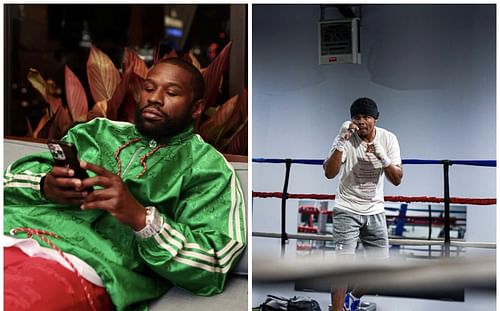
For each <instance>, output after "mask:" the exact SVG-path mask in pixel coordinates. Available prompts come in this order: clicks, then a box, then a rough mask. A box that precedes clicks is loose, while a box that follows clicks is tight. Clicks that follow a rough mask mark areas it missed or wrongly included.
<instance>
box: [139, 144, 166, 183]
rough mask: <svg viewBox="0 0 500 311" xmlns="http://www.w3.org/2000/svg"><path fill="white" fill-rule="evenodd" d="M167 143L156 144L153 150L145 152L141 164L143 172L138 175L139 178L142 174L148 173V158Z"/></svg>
mask: <svg viewBox="0 0 500 311" xmlns="http://www.w3.org/2000/svg"><path fill="white" fill-rule="evenodd" d="M164 146H165V145H161V144H160V145H158V146H156V147H155V148H154V149H153V150H151V151H150V152H148V153H147V154H145V155H144V156H143V157H142V158H141V164H142V172H141V173H140V174H139V175H137V178H139V177H141V176H142V175H144V173H146V170H147V169H148V166H147V165H146V159H147V158H148V157H149V156H151V155H152V154H153V153H155V152H156V151H157V150H158V149H160V148H161V147H164Z"/></svg>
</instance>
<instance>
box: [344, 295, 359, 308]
mask: <svg viewBox="0 0 500 311" xmlns="http://www.w3.org/2000/svg"><path fill="white" fill-rule="evenodd" d="M360 302H361V299H359V298H356V297H354V296H353V295H352V294H351V292H348V293H347V294H346V295H345V299H344V311H356V310H358V306H359V303H360Z"/></svg>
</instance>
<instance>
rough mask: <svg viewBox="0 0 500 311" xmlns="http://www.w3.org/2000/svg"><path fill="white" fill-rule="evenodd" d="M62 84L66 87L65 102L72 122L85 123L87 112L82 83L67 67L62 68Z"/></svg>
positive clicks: (85, 96)
mask: <svg viewBox="0 0 500 311" xmlns="http://www.w3.org/2000/svg"><path fill="white" fill-rule="evenodd" d="M64 83H65V86H66V102H67V103H68V107H69V112H70V115H71V118H72V120H73V121H75V122H83V121H86V120H87V113H88V111H89V107H88V101H87V95H86V94H85V89H84V88H83V86H82V83H81V82H80V80H79V79H78V77H77V76H76V75H75V74H74V73H73V71H71V69H70V68H69V67H68V66H64Z"/></svg>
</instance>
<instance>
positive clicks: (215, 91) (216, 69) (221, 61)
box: [201, 42, 232, 107]
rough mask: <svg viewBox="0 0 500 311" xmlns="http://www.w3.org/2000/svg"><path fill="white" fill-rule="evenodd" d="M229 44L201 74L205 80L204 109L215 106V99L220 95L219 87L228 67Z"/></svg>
mask: <svg viewBox="0 0 500 311" xmlns="http://www.w3.org/2000/svg"><path fill="white" fill-rule="evenodd" d="M231 44H232V43H231V42H229V43H228V44H227V45H226V46H225V47H224V49H223V50H222V51H221V52H220V53H219V55H217V57H216V58H215V59H214V60H213V61H212V62H211V63H210V65H208V67H207V68H204V69H203V70H202V71H201V73H202V75H203V78H204V79H205V99H206V100H207V104H206V107H213V106H216V105H217V102H216V101H217V97H218V95H219V94H220V92H221V91H220V86H221V85H222V78H223V75H224V72H225V71H226V69H227V67H228V65H229V55H230V53H231Z"/></svg>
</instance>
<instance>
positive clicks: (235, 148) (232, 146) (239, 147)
mask: <svg viewBox="0 0 500 311" xmlns="http://www.w3.org/2000/svg"><path fill="white" fill-rule="evenodd" d="M221 151H222V152H224V153H228V154H239V155H248V122H246V123H245V126H244V127H242V128H241V130H239V131H238V132H237V133H236V135H234V136H233V137H232V138H231V140H230V141H229V142H228V143H227V144H226V145H225V146H224V147H223V148H222V150H221Z"/></svg>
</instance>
